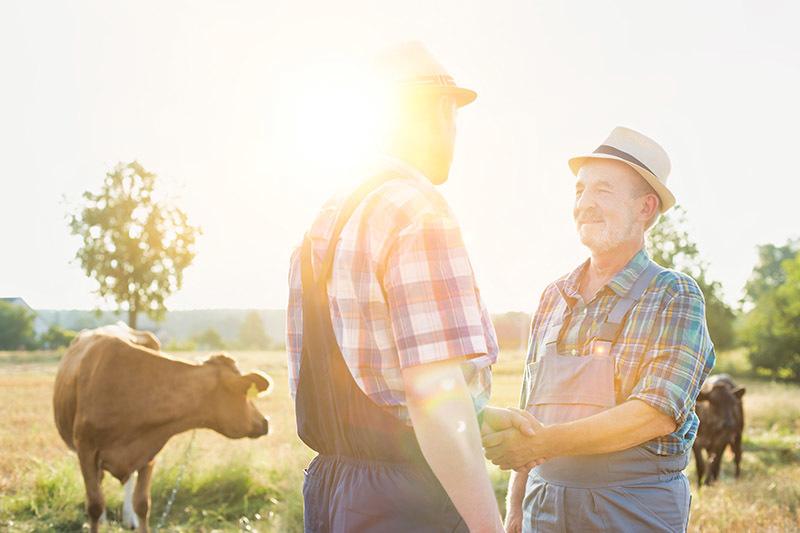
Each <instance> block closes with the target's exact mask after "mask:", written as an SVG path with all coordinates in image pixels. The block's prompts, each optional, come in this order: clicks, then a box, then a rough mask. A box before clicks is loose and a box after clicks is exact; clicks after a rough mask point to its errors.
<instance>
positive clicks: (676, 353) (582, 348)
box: [526, 250, 715, 455]
mask: <svg viewBox="0 0 800 533" xmlns="http://www.w3.org/2000/svg"><path fill="white" fill-rule="evenodd" d="M649 261H650V258H649V257H648V255H647V253H646V252H645V251H644V250H641V251H639V253H637V254H636V255H635V256H634V257H633V259H631V260H630V262H628V264H627V265H626V266H625V268H623V269H622V270H621V271H620V272H618V273H617V275H616V276H614V278H613V279H612V280H611V281H610V282H609V283H608V284H607V285H606V286H605V287H603V288H602V289H601V290H600V291H598V293H597V295H596V296H595V297H594V299H593V300H592V301H591V302H588V303H584V301H583V299H582V298H581V296H580V295H579V293H578V285H579V283H580V279H581V276H582V274H583V272H584V270H585V268H586V266H587V264H588V261H587V262H585V263H583V264H582V265H581V266H580V267H578V268H577V269H575V270H574V271H573V272H572V273H571V274H569V275H567V276H566V277H563V278H561V279H559V280H557V281H556V282H554V283H552V284H550V285H549V286H548V287H547V288H546V289H545V291H544V293H543V294H542V297H541V301H540V303H539V308H538V309H537V311H536V314H535V315H534V317H533V320H532V322H531V334H530V340H529V343H528V362H529V363H530V362H533V361H535V360H536V353H537V347H539V346H540V344H541V343H542V341H543V338H544V335H545V332H546V331H547V328H548V326H549V325H550V324H552V323H556V322H557V321H558V320H559V318H560V316H561V313H562V312H564V313H565V315H564V317H565V319H564V324H565V326H564V328H565V329H564V332H563V336H562V338H561V342H559V344H558V353H568V354H571V355H582V356H583V355H589V349H590V346H589V345H590V341H591V340H592V339H593V338H594V336H595V335H596V333H597V330H598V328H599V326H600V324H602V323H603V321H604V320H605V318H606V316H607V314H608V312H609V311H610V310H611V308H612V307H613V306H614V304H616V303H617V301H619V299H620V298H621V297H622V296H623V295H625V294H626V293H627V291H628V290H629V289H630V288H631V286H632V285H633V283H634V282H635V281H636V279H637V278H638V277H639V274H641V273H642V272H643V271H644V269H645V268H646V267H647V265H648V264H649ZM563 302H566V305H564V303H563ZM539 351H540V353H541V352H542V351H543V348H539ZM611 356H612V357H614V360H615V375H614V388H615V393H616V400H617V404H619V403H622V402H624V401H626V400H631V399H634V398H635V399H638V400H641V401H643V402H645V403H647V404H648V405H651V406H653V407H655V408H656V409H658V410H659V411H661V412H662V413H665V414H667V415H669V416H670V417H671V418H672V419H673V420H675V422H676V423H677V425H678V428H677V430H676V431H675V432H674V433H671V434H669V435H666V436H663V437H658V438H656V439H653V440H651V441H649V442H647V443H645V446H646V447H647V448H648V449H650V450H651V451H653V452H655V453H657V454H659V455H677V454H681V453H684V452H686V451H688V450H689V448H691V446H692V442H693V441H694V438H695V436H696V434H697V425H698V419H697V415H696V414H695V413H694V404H695V401H696V400H697V395H698V393H699V392H700V387H701V386H702V384H703V382H704V381H705V379H706V376H708V373H709V372H710V371H711V368H712V367H713V366H714V359H715V355H714V346H713V344H712V343H711V338H710V337H709V335H708V330H707V327H706V318H705V301H704V299H703V293H702V292H701V291H700V288H699V287H698V286H697V283H696V282H695V281H694V280H693V279H692V278H690V277H689V276H687V275H686V274H682V273H680V272H676V271H674V270H666V271H664V272H662V273H661V274H659V275H658V276H657V277H656V278H655V280H654V281H652V282H651V283H650V286H649V287H648V289H647V290H646V291H645V293H644V294H643V295H642V298H641V299H640V300H639V302H638V303H637V304H636V305H635V306H634V307H633V308H632V309H631V310H630V312H629V313H628V316H627V319H626V321H625V324H624V325H623V328H622V330H621V331H620V335H619V337H618V338H617V342H616V343H614V345H613V346H612V349H611ZM526 379H527V377H526ZM526 385H527V383H526Z"/></svg>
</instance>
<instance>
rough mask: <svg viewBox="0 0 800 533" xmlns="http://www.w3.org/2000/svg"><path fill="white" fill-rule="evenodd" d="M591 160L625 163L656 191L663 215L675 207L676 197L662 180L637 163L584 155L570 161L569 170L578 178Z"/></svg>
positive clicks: (596, 155) (607, 156) (600, 155)
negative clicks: (584, 166)
mask: <svg viewBox="0 0 800 533" xmlns="http://www.w3.org/2000/svg"><path fill="white" fill-rule="evenodd" d="M589 159H611V160H614V161H619V162H620V163H625V164H626V165H628V166H629V167H631V168H632V169H633V170H635V171H636V172H638V173H639V175H641V176H642V177H643V178H644V179H645V181H647V183H649V184H650V186H651V187H652V188H653V189H654V190H655V191H656V194H657V195H658V197H659V199H660V200H661V214H664V213H666V212H667V211H669V210H670V208H672V207H673V206H674V205H675V195H673V194H672V192H671V191H670V190H669V189H667V187H666V185H664V184H663V183H662V182H661V180H659V179H658V178H657V177H656V176H655V174H653V173H652V172H650V171H649V170H647V169H646V168H644V167H641V166H639V165H637V164H635V163H631V162H630V161H626V160H625V159H622V158H621V157H617V156H614V155H610V154H589V155H582V156H578V157H573V158H572V159H570V160H569V168H570V170H572V173H573V174H574V175H575V176H577V175H578V171H579V170H580V169H581V167H582V166H583V165H584V164H586V161H588V160H589Z"/></svg>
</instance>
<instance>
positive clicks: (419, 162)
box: [385, 146, 435, 182]
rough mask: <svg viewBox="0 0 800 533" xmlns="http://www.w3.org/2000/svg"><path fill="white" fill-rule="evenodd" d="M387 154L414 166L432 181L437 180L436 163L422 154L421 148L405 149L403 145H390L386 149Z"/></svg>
mask: <svg viewBox="0 0 800 533" xmlns="http://www.w3.org/2000/svg"><path fill="white" fill-rule="evenodd" d="M385 152H386V155H388V156H390V157H393V158H394V159H399V160H400V161H402V162H403V163H405V164H407V165H410V166H412V167H414V169H416V170H417V171H418V172H419V173H420V174H422V175H423V176H425V178H426V179H427V180H428V181H430V182H435V180H434V178H435V171H434V165H433V164H432V163H431V162H430V161H429V160H428V159H427V158H426V157H424V155H422V154H421V151H420V150H413V149H403V148H402V147H398V146H395V147H390V148H389V149H387V150H386V151H385Z"/></svg>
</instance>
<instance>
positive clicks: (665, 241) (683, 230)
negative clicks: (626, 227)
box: [647, 206, 736, 350]
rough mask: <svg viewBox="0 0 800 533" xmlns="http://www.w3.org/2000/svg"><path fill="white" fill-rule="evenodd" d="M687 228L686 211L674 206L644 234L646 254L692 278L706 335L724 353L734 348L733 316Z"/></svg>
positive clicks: (720, 288) (662, 264) (734, 317)
mask: <svg viewBox="0 0 800 533" xmlns="http://www.w3.org/2000/svg"><path fill="white" fill-rule="evenodd" d="M687 226H688V223H687V220H686V210H685V209H683V208H682V207H681V206H675V207H674V208H673V210H672V212H671V213H670V214H668V215H664V216H662V217H661V220H659V221H658V223H657V224H656V225H655V226H653V228H652V229H651V230H650V232H649V233H648V235H647V251H648V253H649V254H650V257H651V258H652V259H653V261H655V262H656V263H658V264H660V265H661V266H664V267H666V268H672V269H675V270H679V271H681V272H684V273H685V274H688V275H690V276H691V277H692V278H694V280H695V281H696V282H697V285H698V286H699V287H700V290H701V291H702V292H703V296H704V297H705V301H706V322H707V323H708V332H709V334H710V335H711V339H712V340H713V341H714V345H715V346H716V347H717V349H720V350H724V349H727V348H730V347H732V346H733V345H734V341H735V337H734V330H733V324H734V321H735V319H736V314H735V313H734V311H733V309H732V308H731V306H729V305H728V304H727V303H725V301H724V300H723V298H722V285H721V284H720V283H719V282H718V281H712V280H710V279H709V278H708V275H707V270H708V265H707V264H706V263H705V262H704V261H702V260H701V259H700V251H699V249H698V248H697V244H696V243H695V242H694V241H693V240H692V239H691V238H690V237H689V231H688V229H687Z"/></svg>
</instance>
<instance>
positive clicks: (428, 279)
mask: <svg viewBox="0 0 800 533" xmlns="http://www.w3.org/2000/svg"><path fill="white" fill-rule="evenodd" d="M383 288H384V291H385V293H386V302H387V304H388V309H389V317H390V319H391V326H392V331H393V334H394V339H395V343H396V347H397V352H398V358H399V361H400V366H401V367H402V368H406V367H410V366H416V365H420V364H426V363H432V362H436V361H442V360H447V359H454V358H460V357H470V356H473V355H482V354H486V353H487V339H486V337H485V332H484V324H483V322H482V313H481V302H480V298H479V295H478V291H477V288H476V286H475V279H474V275H473V271H472V266H471V265H470V262H469V258H468V256H467V251H466V248H465V247H464V243H463V240H462V238H461V233H460V231H459V229H458V225H457V224H456V222H455V220H453V219H452V218H451V217H450V216H448V215H446V214H440V213H434V214H425V215H422V216H420V217H418V220H416V221H414V222H413V223H411V224H409V225H408V226H407V227H405V228H404V229H403V230H401V231H400V233H399V234H398V235H397V239H396V242H395V243H394V244H393V246H392V249H391V250H390V252H389V254H388V256H387V258H386V266H385V271H384V275H383Z"/></svg>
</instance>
